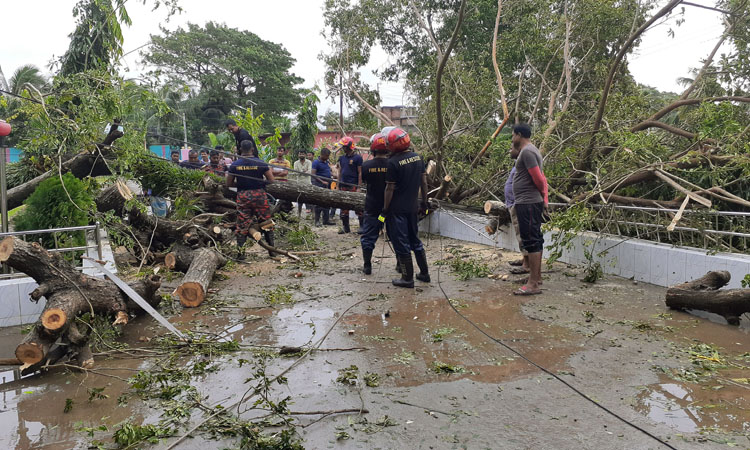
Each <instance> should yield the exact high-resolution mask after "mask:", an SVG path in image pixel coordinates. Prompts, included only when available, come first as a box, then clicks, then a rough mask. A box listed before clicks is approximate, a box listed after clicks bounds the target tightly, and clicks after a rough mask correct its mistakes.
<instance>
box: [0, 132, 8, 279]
mask: <svg viewBox="0 0 750 450" xmlns="http://www.w3.org/2000/svg"><path fill="white" fill-rule="evenodd" d="M10 132H11V126H10V124H9V123H7V122H6V121H4V120H0V216H2V217H1V218H2V226H1V227H0V231H1V232H3V233H7V232H8V195H7V194H8V192H7V180H6V177H5V158H6V155H7V153H6V152H7V150H6V149H5V137H6V136H8V135H9V134H10ZM3 270H5V269H3Z"/></svg>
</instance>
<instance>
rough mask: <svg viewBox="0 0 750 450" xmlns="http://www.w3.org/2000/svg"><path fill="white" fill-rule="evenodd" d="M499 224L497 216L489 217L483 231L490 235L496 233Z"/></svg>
mask: <svg viewBox="0 0 750 450" xmlns="http://www.w3.org/2000/svg"><path fill="white" fill-rule="evenodd" d="M499 226H500V224H499V220H498V218H497V216H494V217H491V218H490V221H489V222H487V225H485V226H484V231H486V232H487V234H489V235H490V236H491V235H493V234H495V233H497V229H498V227H499Z"/></svg>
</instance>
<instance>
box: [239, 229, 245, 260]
mask: <svg viewBox="0 0 750 450" xmlns="http://www.w3.org/2000/svg"><path fill="white" fill-rule="evenodd" d="M245 241H247V236H245V235H242V234H239V235H237V259H239V260H240V261H244V260H245Z"/></svg>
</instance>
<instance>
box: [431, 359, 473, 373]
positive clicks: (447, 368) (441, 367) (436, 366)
mask: <svg viewBox="0 0 750 450" xmlns="http://www.w3.org/2000/svg"><path fill="white" fill-rule="evenodd" d="M430 369H431V370H432V371H433V372H435V373H438V374H440V373H447V374H451V373H464V372H466V369H464V368H463V367H461V366H454V365H452V364H448V363H444V362H442V361H433V362H432V366H431V367H430Z"/></svg>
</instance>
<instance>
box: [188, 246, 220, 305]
mask: <svg viewBox="0 0 750 450" xmlns="http://www.w3.org/2000/svg"><path fill="white" fill-rule="evenodd" d="M226 262H227V260H226V258H224V257H223V256H222V255H221V254H219V252H217V251H215V250H211V249H208V248H201V249H198V250H196V251H195V253H194V258H193V262H192V263H190V268H189V269H188V271H187V273H186V274H185V277H184V278H183V279H182V283H181V284H180V285H179V286H178V287H177V289H175V294H176V295H177V296H178V297H179V298H180V303H182V305H183V306H187V307H190V308H193V307H196V306H199V305H200V304H201V303H203V300H205V299H206V294H207V293H208V285H209V284H210V283H211V279H212V278H213V276H214V272H216V269H218V268H220V267H222V266H223V265H224V264H226Z"/></svg>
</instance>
